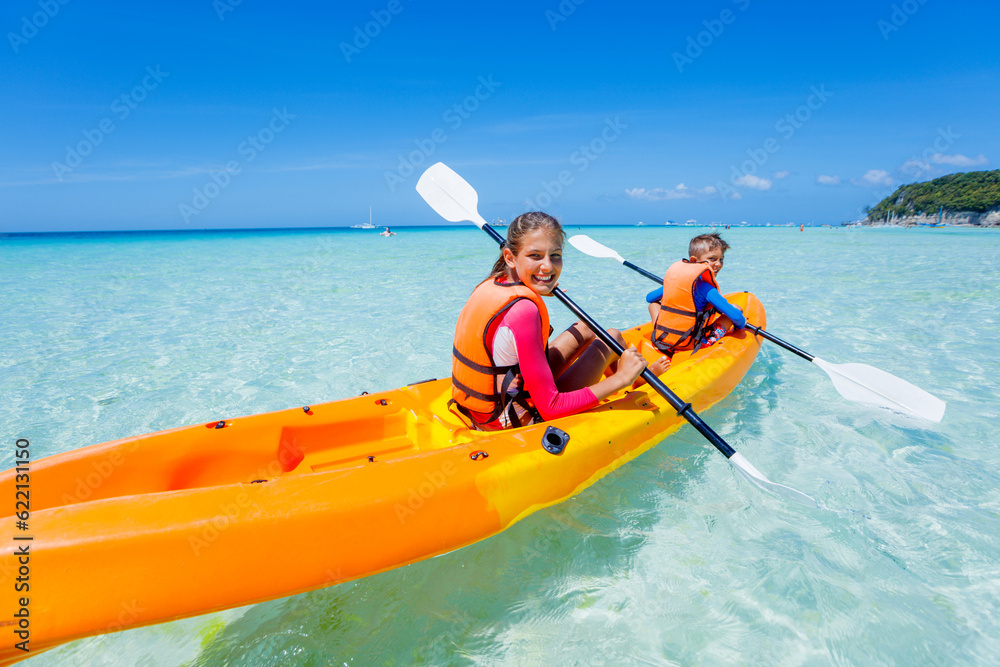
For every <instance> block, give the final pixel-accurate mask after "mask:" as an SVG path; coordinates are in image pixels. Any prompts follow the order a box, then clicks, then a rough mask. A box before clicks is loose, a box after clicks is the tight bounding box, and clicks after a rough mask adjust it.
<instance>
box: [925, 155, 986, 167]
mask: <svg viewBox="0 0 1000 667" xmlns="http://www.w3.org/2000/svg"><path fill="white" fill-rule="evenodd" d="M931 162H933V163H934V164H950V165H952V166H953V167H979V166H981V165H984V164H989V160H987V159H986V156H985V155H983V154H982V153H980V154H979V156H978V157H974V158H972V157H965V156H964V155H962V154H961V153H956V154H954V155H945V154H944V153H935V154H934V155H932V156H931Z"/></svg>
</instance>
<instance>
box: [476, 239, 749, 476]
mask: <svg viewBox="0 0 1000 667" xmlns="http://www.w3.org/2000/svg"><path fill="white" fill-rule="evenodd" d="M482 229H483V231H484V232H486V233H487V234H489V235H490V237H491V238H492V239H493V240H494V241H496V242H497V243H498V244H503V242H504V239H503V237H502V236H500V234H498V233H497V231H496V230H495V229H493V228H492V227H490V226H489V225H483V227H482ZM649 275H652V274H649ZM552 293H553V294H554V295H555V297H556V298H557V299H559V300H560V301H561V302H562V304H563V305H564V306H566V307H567V308H569V309H570V311H571V312H572V313H573V314H574V315H576V316H577V317H579V318H580V319H581V320H583V321H584V322H586V324H587V326H588V327H590V330H591V331H593V332H594V334H595V335H596V336H597V337H598V338H600V339H601V340H602V341H603V342H604V344H605V345H607V346H608V347H610V348H611V349H612V350H613V351H614V352H615V354H617V355H618V356H619V357H620V356H621V355H622V354H623V353H624V352H625V348H624V347H622V345H621V343H619V342H618V341H617V340H615V339H614V338H612V337H611V335H610V334H609V333H608V332H607V331H605V330H604V328H603V327H602V326H601V325H600V324H598V323H597V322H595V321H594V318H592V317H591V316H590V315H588V314H587V313H586V312H584V310H583V309H582V308H580V306H578V305H576V303H575V302H574V301H573V300H572V299H571V298H569V297H568V296H566V293H565V292H563V291H562V290H561V289H559V288H558V287H556V288H555V289H553V290H552ZM641 377H642V379H643V380H645V381H646V382H648V383H649V386H651V387H652V388H653V389H655V390H656V392H657V393H658V394H659V395H660V396H662V397H663V398H665V399H666V400H667V402H668V403H670V405H671V406H673V408H674V409H675V410H677V414H678V415H679V416H681V417H684V419H686V420H687V421H688V423H690V424H691V426H694V427H695V428H696V429H697V430H698V432H699V433H701V434H702V435H703V436H705V439H706V440H708V441H709V442H710V443H712V444H713V445H714V446H715V448H716V449H718V450H719V451H720V452H722V455H723V456H725V457H726V458H727V459H728V458H729V457H731V456H732V455H733V454H735V453H736V450H735V449H733V448H732V447H730V446H729V443H727V442H726V441H725V440H723V439H722V436H720V435H719V434H718V433H716V432H715V431H713V430H712V428H711V427H710V426H709V425H708V424H706V423H705V422H704V421H703V420H702V418H701V417H699V416H698V413H696V412H695V411H694V410H693V409H692V408H691V404H690V403H685V402H684V401H682V400H681V398H680V397H679V396H678V395H677V394H675V393H674V392H672V391H671V390H670V388H669V387H667V385H665V384H663V382H661V381H660V378H658V377H656V376H655V375H653V372H652V371H651V370H649V369H648V368H647V369H645V370H644V371H642V376H641Z"/></svg>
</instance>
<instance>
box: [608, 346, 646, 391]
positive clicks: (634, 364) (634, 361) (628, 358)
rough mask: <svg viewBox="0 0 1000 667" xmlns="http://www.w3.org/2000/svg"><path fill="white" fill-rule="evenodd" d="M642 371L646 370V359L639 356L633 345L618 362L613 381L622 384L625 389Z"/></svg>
mask: <svg viewBox="0 0 1000 667" xmlns="http://www.w3.org/2000/svg"><path fill="white" fill-rule="evenodd" d="M644 370H646V358H645V357H644V356H642V355H641V354H639V350H637V349H635V346H634V345H630V346H629V347H628V349H627V350H625V351H624V352H623V353H622V356H621V358H620V359H619V360H618V371H617V372H616V373H615V379H619V380H621V381H622V382H623V384H622V387H627V386H629V385H631V384H632V383H633V382H635V380H636V378H638V377H639V376H640V375H641V374H642V372H643V371H644Z"/></svg>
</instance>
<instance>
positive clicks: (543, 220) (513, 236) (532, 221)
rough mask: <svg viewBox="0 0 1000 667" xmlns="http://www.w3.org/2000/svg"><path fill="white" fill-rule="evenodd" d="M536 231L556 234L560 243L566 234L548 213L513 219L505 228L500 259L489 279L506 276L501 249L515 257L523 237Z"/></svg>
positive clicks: (505, 265) (494, 265)
mask: <svg viewBox="0 0 1000 667" xmlns="http://www.w3.org/2000/svg"><path fill="white" fill-rule="evenodd" d="M537 229H547V230H549V231H550V232H551V233H553V234H558V235H559V241H560V242H562V241H564V240H566V232H564V231H563V228H562V225H560V224H559V221H558V220H556V219H555V218H553V217H552V216H551V215H549V214H548V213H542V212H541V211H531V212H530V213H522V214H521V215H519V216H517V217H516V218H514V221H513V222H511V223H510V226H509V227H507V240H505V241H504V242H503V245H502V246H501V247H500V257H499V258H497V261H496V262H495V263H494V264H493V270H492V271H491V272H490V278H503V277H506V276H507V262H506V260H504V258H503V249H504V248H510V251H511V252H512V253H514V255H517V253H518V252H520V250H521V244H522V243H523V242H524V237H525V236H526V235H527V234H530V233H531V232H533V231H535V230H537Z"/></svg>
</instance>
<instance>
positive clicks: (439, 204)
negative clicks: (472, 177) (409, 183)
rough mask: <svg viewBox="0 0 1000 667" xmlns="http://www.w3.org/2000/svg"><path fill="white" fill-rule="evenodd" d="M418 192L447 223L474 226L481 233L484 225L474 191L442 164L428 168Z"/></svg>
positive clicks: (418, 184)
mask: <svg viewBox="0 0 1000 667" xmlns="http://www.w3.org/2000/svg"><path fill="white" fill-rule="evenodd" d="M417 192H418V193H420V196H421V197H423V198H424V201H425V202H427V203H428V204H430V207H431V208H432V209H434V210H435V211H436V212H437V214H438V215H440V216H441V217H442V218H444V219H445V220H447V221H448V222H465V221H469V222H474V223H476V225H477V226H478V227H479V228H480V229H482V228H483V225H485V224H486V221H485V220H483V218H482V216H481V215H479V210H478V205H479V195H478V194H477V193H476V191H475V189H473V187H472V186H471V185H469V184H468V182H466V180H465V179H464V178H462V177H461V176H459V175H458V174H456V173H455V172H454V171H452V169H451V167H449V166H448V165H446V164H445V163H444V162H438V163H437V164H432V165H431V166H430V167H428V168H427V171H425V172H424V173H423V174H422V175H421V176H420V180H419V181H417Z"/></svg>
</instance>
